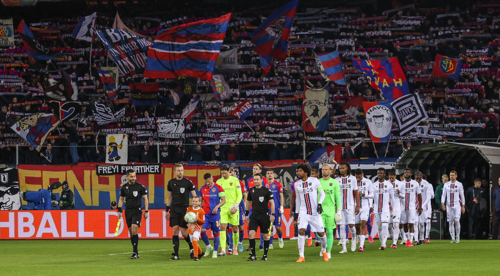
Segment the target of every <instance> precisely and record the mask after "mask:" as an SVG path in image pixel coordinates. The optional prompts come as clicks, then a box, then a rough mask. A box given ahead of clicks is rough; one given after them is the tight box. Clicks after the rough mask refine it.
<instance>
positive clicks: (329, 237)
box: [326, 229, 334, 253]
mask: <svg viewBox="0 0 500 276" xmlns="http://www.w3.org/2000/svg"><path fill="white" fill-rule="evenodd" d="M333 239H334V236H333V229H326V252H327V253H330V252H331V251H332V246H333Z"/></svg>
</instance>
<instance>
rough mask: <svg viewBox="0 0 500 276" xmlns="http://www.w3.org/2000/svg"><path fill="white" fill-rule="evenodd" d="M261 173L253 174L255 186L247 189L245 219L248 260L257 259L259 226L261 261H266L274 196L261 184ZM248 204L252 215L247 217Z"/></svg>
mask: <svg viewBox="0 0 500 276" xmlns="http://www.w3.org/2000/svg"><path fill="white" fill-rule="evenodd" d="M262 178H263V177H262V174H260V173H258V174H254V176H253V179H254V183H255V187H252V188H250V189H249V190H248V196H247V200H246V210H247V211H246V212H245V219H246V221H247V223H248V229H249V230H250V231H249V232H248V236H249V241H250V248H251V249H252V254H251V255H250V258H248V261H255V260H257V256H255V231H257V228H259V227H260V232H261V233H262V234H263V236H264V256H262V259H260V260H261V261H267V252H268V251H269V228H270V226H271V221H274V219H275V217H274V214H275V213H274V211H275V210H274V198H273V193H272V192H271V191H270V190H269V189H268V188H266V187H264V186H262ZM250 203H251V204H250ZM268 204H270V205H271V216H269V205H268ZM250 206H251V207H252V215H251V216H250V218H249V217H248V214H249V211H248V210H250Z"/></svg>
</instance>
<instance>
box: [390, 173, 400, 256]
mask: <svg viewBox="0 0 500 276" xmlns="http://www.w3.org/2000/svg"><path fill="white" fill-rule="evenodd" d="M388 174H389V182H390V183H391V184H392V188H393V190H394V204H393V205H391V207H392V216H391V218H390V219H389V224H391V225H392V245H391V248H394V249H397V248H398V246H397V243H398V238H399V223H400V221H401V199H403V198H404V196H403V194H402V193H401V190H402V188H403V182H401V181H399V180H397V178H396V171H395V170H389V173H388Z"/></svg>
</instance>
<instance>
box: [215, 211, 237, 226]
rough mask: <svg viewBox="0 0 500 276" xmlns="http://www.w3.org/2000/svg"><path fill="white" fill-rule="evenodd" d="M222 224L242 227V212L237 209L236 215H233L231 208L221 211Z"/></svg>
mask: <svg viewBox="0 0 500 276" xmlns="http://www.w3.org/2000/svg"><path fill="white" fill-rule="evenodd" d="M220 223H221V224H222V223H226V224H227V223H229V224H231V225H240V210H239V208H237V210H236V213H234V214H231V208H228V209H226V208H221V209H220Z"/></svg>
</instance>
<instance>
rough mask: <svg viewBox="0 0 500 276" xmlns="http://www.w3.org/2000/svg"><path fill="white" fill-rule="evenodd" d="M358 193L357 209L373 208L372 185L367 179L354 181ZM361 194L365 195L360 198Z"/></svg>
mask: <svg viewBox="0 0 500 276" xmlns="http://www.w3.org/2000/svg"><path fill="white" fill-rule="evenodd" d="M356 182H357V185H358V193H359V200H360V201H359V208H368V209H370V208H371V207H372V206H373V183H372V181H371V180H370V179H368V178H363V179H361V181H356ZM361 194H365V195H364V196H361Z"/></svg>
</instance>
